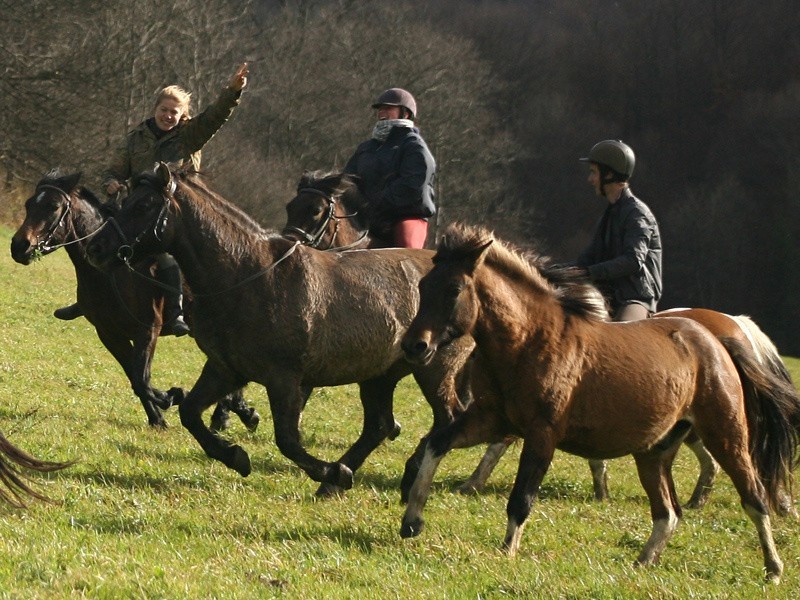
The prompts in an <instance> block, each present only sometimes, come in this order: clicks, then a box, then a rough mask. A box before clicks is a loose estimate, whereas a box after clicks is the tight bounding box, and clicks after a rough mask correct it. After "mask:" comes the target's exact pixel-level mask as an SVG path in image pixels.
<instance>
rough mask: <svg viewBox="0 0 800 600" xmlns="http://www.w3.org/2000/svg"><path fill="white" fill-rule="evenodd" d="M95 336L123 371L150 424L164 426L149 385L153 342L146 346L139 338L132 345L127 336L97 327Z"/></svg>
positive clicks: (165, 424)
mask: <svg viewBox="0 0 800 600" xmlns="http://www.w3.org/2000/svg"><path fill="white" fill-rule="evenodd" d="M97 337H99V338H100V341H101V342H102V344H103V346H105V348H106V350H108V351H109V352H110V353H111V355H112V356H113V357H114V358H115V359H116V361H117V362H118V363H119V365H120V366H121V367H122V370H123V371H125V376H126V377H127V378H128V381H129V382H130V384H131V389H132V390H133V393H134V394H136V397H137V398H139V401H140V402H141V403H142V407H143V408H144V412H145V414H146V415H147V422H148V423H149V424H150V426H151V427H166V426H167V422H166V421H165V420H164V416H163V415H162V414H161V411H160V410H159V407H158V406H157V403H156V397H155V396H154V395H153V392H152V388H151V387H150V360H149V358H148V357H152V353H153V351H154V349H155V343H153V344H152V345H150V346H148V345H147V344H146V343H145V340H143V339H140V340H137V342H138V343H137V344H133V345H132V344H131V341H130V340H129V339H128V338H127V337H125V336H120V335H115V334H113V333H110V332H108V331H106V330H105V329H102V328H97ZM148 352H149V354H148Z"/></svg>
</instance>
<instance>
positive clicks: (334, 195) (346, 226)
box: [282, 171, 375, 250]
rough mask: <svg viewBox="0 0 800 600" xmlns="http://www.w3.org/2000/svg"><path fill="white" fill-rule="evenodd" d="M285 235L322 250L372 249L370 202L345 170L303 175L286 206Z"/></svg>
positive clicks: (314, 172)
mask: <svg viewBox="0 0 800 600" xmlns="http://www.w3.org/2000/svg"><path fill="white" fill-rule="evenodd" d="M286 217H287V218H286V226H285V227H284V228H283V231H282V234H283V235H284V237H287V238H289V239H290V240H295V241H298V242H301V243H303V244H305V245H306V246H310V247H311V248H317V249H318V250H351V249H353V248H371V247H374V245H375V243H374V240H373V239H372V236H371V235H370V233H369V222H368V219H367V202H366V199H365V198H364V196H362V195H361V192H360V191H359V189H358V186H357V185H356V184H355V182H354V181H353V179H352V178H351V177H350V176H348V175H346V174H344V173H322V172H321V171H313V172H309V173H306V174H304V175H303V177H302V178H301V179H300V183H298V184H297V194H296V195H295V197H294V198H292V199H291V200H290V201H289V203H288V204H287V205H286Z"/></svg>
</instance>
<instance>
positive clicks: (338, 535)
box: [0, 228, 800, 600]
mask: <svg viewBox="0 0 800 600" xmlns="http://www.w3.org/2000/svg"><path fill="white" fill-rule="evenodd" d="M9 238H10V231H9V230H8V229H3V228H0V245H2V248H3V250H2V252H0V400H1V401H0V429H2V430H3V431H4V432H5V433H6V435H7V437H9V439H11V441H12V442H14V443H15V444H17V445H18V446H20V447H22V448H24V449H26V450H28V451H30V452H31V453H33V454H35V455H36V456H38V457H40V458H46V459H51V460H73V459H74V460H77V461H78V462H77V463H76V464H75V465H74V466H73V467H71V468H69V469H68V470H66V471H63V472H61V473H58V474H54V475H52V476H50V477H47V478H36V479H37V484H38V487H39V488H40V489H43V490H44V491H45V492H46V493H47V494H49V495H50V496H51V497H53V498H54V499H57V500H59V503H57V504H53V505H48V504H42V503H36V504H34V505H32V506H31V507H30V508H29V509H28V510H15V509H11V508H8V507H4V506H0V598H77V597H89V598H148V599H150V598H165V599H166V598H169V599H175V598H379V599H382V600H388V599H389V598H403V599H405V598H443V599H444V598H448V599H451V598H454V599H457V598H507V597H519V598H676V599H677V598H680V599H684V598H727V597H736V598H763V597H766V598H797V597H798V596H800V534H799V531H798V529H799V527H798V522H797V521H796V520H793V519H781V518H775V519H774V526H775V537H776V542H777V545H778V549H779V552H780V553H781V557H782V558H783V560H784V562H785V563H786V570H785V574H784V578H783V582H782V583H781V585H780V586H778V587H773V586H764V584H763V579H762V557H761V552H760V550H759V547H758V541H757V537H756V532H755V528H754V527H753V525H752V524H751V523H750V521H749V520H748V519H747V517H746V516H745V514H744V512H743V511H742V510H741V508H740V506H739V503H738V498H737V496H736V495H735V493H734V492H733V489H732V487H731V484H730V481H729V480H728V478H727V477H726V476H724V475H723V476H721V477H720V478H719V481H718V485H717V487H716V489H715V490H714V493H713V496H712V499H711V501H710V503H709V505H707V506H706V508H704V509H703V510H702V511H686V513H685V515H684V520H683V522H682V523H681V526H680V527H679V528H678V531H677V533H676V534H675V536H674V538H673V539H672V541H671V542H670V544H669V546H668V547H667V549H666V551H665V552H664V554H663V557H662V560H661V563H660V564H659V565H658V566H656V567H653V568H647V569H637V568H634V567H633V566H632V563H633V561H634V559H635V558H636V555H637V554H638V552H639V549H640V547H641V545H642V544H643V543H644V541H645V540H646V538H647V536H648V535H649V532H650V517H649V509H648V505H647V502H646V499H645V497H644V494H643V492H642V490H641V488H640V486H639V484H638V480H637V477H636V474H635V469H634V466H633V461H632V459H630V458H625V459H620V460H617V461H614V462H613V463H612V464H611V479H610V487H611V493H612V500H611V501H610V502H608V503H604V504H599V503H596V502H594V501H592V500H591V482H590V478H589V472H588V467H587V466H586V463H585V462H584V461H582V460H579V459H576V458H574V457H570V456H567V455H565V454H562V453H558V454H557V456H556V460H555V462H554V464H553V466H552V468H551V470H550V472H549V473H548V475H547V477H546V479H545V481H544V485H543V488H542V493H541V498H540V500H539V501H538V503H537V504H536V505H535V506H534V511H533V513H532V515H531V518H530V520H529V523H528V526H527V528H526V533H525V536H524V537H523V541H522V546H521V550H520V553H519V555H518V556H517V557H516V558H515V559H509V558H507V557H506V556H504V555H503V554H502V553H501V552H500V551H499V550H498V548H499V545H500V542H501V540H502V536H503V534H504V532H505V503H506V499H507V497H508V493H509V492H510V488H511V483H512V481H513V477H514V473H515V467H516V459H517V457H518V449H517V448H514V449H513V450H512V451H511V452H510V455H509V456H507V457H506V458H505V459H504V460H503V461H502V463H501V465H500V467H499V468H498V471H497V472H496V473H495V474H494V476H493V477H492V479H491V485H490V486H489V489H488V490H487V491H486V492H484V493H482V494H480V495H477V496H471V497H468V496H462V495H458V494H456V493H454V489H455V487H456V486H457V485H458V484H459V482H461V481H462V480H463V479H464V478H466V477H467V476H468V475H469V473H470V472H471V470H472V468H473V467H474V465H475V464H476V463H477V460H478V458H479V456H480V451H481V450H482V449H480V448H476V449H470V450H462V451H455V452H453V453H452V454H451V455H449V456H448V457H447V458H446V459H445V461H444V462H443V463H442V466H441V468H440V470H439V473H438V475H437V480H436V483H435V486H434V489H433V493H432V495H431V498H430V501H429V503H428V507H427V509H426V513H425V515H426V520H427V527H426V529H425V531H424V532H423V534H422V535H421V536H420V537H418V538H415V539H412V540H402V539H401V538H400V537H399V534H398V531H399V527H400V518H401V516H402V512H403V509H402V507H401V506H400V504H399V492H398V486H399V480H400V476H401V472H402V468H403V463H404V461H405V459H406V458H407V456H408V455H409V454H410V452H411V451H412V449H413V447H414V446H415V444H416V442H417V440H418V438H419V437H420V436H421V435H422V434H423V433H424V432H425V430H426V426H427V425H428V424H429V421H430V413H429V411H428V410H427V408H426V405H425V404H424V401H423V400H422V397H421V395H420V393H419V391H418V389H417V388H416V386H415V385H414V383H413V381H410V380H407V381H404V382H403V383H402V384H401V386H400V388H399V391H398V395H397V402H396V404H397V408H396V416H397V419H398V420H399V421H400V422H401V423H402V425H403V433H402V435H401V436H400V437H399V438H398V439H397V440H395V441H393V442H390V443H387V444H385V445H384V446H382V447H381V448H379V449H378V451H376V452H375V454H374V455H373V456H372V457H371V458H370V459H369V460H368V461H367V463H366V464H365V465H364V467H363V468H362V469H361V470H360V471H359V472H358V473H357V475H356V480H355V485H354V488H353V489H352V490H350V491H349V492H347V493H346V494H345V495H344V496H343V497H341V498H337V499H332V500H331V499H329V500H317V499H316V498H315V497H314V491H315V489H316V484H314V483H313V482H312V481H310V480H309V479H308V478H307V477H306V476H305V475H304V474H303V473H302V472H301V471H300V470H299V469H298V468H296V467H295V466H294V465H293V464H291V463H290V462H289V461H288V460H286V459H285V458H284V457H282V456H281V455H280V453H279V452H278V450H277V448H276V447H275V444H274V440H273V434H272V431H271V428H272V422H271V419H270V416H269V406H268V403H267V398H266V395H265V393H264V391H263V389H261V388H257V387H255V386H251V387H250V388H248V390H247V398H248V400H249V401H250V402H252V403H253V404H255V405H256V406H257V407H258V408H259V409H260V412H261V413H262V423H261V427H260V429H259V430H258V431H257V432H255V433H249V432H247V431H246V430H245V428H244V427H243V426H242V425H241V424H239V423H235V424H234V425H233V427H232V428H231V430H230V431H229V432H228V435H229V437H231V438H233V439H235V440H237V441H238V442H239V443H241V444H242V445H243V446H244V447H245V448H246V449H247V450H248V451H249V452H250V455H251V458H252V460H253V474H252V475H250V476H249V477H247V478H241V477H240V476H239V475H237V474H236V473H234V472H232V471H229V470H227V469H226V468H225V467H224V466H222V465H221V464H219V463H213V462H211V461H210V460H209V459H207V458H206V457H205V455H204V454H203V453H202V451H201V450H200V448H199V446H198V445H197V444H196V443H195V442H194V440H193V439H192V438H191V436H190V435H189V434H188V433H187V432H185V431H184V430H183V428H182V427H181V426H180V423H179V421H178V417H177V414H175V411H174V410H171V411H170V412H169V413H168V415H167V418H168V420H169V422H170V425H171V426H170V427H169V428H168V429H167V430H166V431H152V430H150V429H149V428H148V427H147V425H146V418H145V415H144V412H143V410H142V408H141V405H140V404H139V402H138V400H137V399H136V398H135V397H134V395H133V393H132V392H131V391H130V389H129V386H128V383H127V381H126V379H125V378H124V376H123V374H122V371H121V369H120V368H119V367H118V366H117V364H116V363H115V362H114V361H113V359H112V358H111V357H110V355H109V354H108V353H106V352H105V350H104V349H103V348H102V347H101V345H100V342H99V341H98V340H97V338H96V336H95V334H94V331H93V329H92V328H91V327H90V326H89V324H88V323H87V322H86V321H85V320H83V319H79V320H77V321H73V322H69V323H64V322H61V321H58V320H56V319H54V318H53V317H52V316H51V314H52V311H53V309H54V308H56V307H58V306H61V305H64V304H66V303H68V302H71V301H72V299H73V298H74V274H73V271H72V267H71V264H70V263H69V261H68V259H67V257H66V254H65V253H64V252H63V251H60V252H57V253H55V254H54V255H52V256H48V257H46V258H45V259H44V260H43V261H41V262H39V263H36V264H34V265H32V266H29V267H23V266H20V265H17V264H15V263H13V261H12V260H11V258H10V256H9V254H8V250H7V248H8V242H9ZM787 362H788V363H789V365H790V367H791V368H792V369H793V370H794V373H795V378H796V380H797V381H800V363H798V361H796V360H793V359H787ZM202 364H203V357H202V355H201V354H200V352H199V351H198V350H197V348H196V347H195V346H194V343H193V341H192V340H191V339H188V338H181V339H175V338H167V339H163V340H161V341H160V343H159V347H158V351H157V354H156V360H155V364H154V368H153V373H154V384H155V385H156V386H158V387H161V388H168V387H170V386H172V385H181V386H184V387H187V388H188V387H191V385H192V383H193V381H194V379H195V378H196V376H197V374H198V373H199V371H200V368H201V366H202ZM360 413H361V411H360V408H359V403H358V401H357V393H356V389H355V388H354V387H353V386H345V387H341V388H329V389H323V390H317V391H315V393H314V395H313V396H312V399H311V401H310V403H309V407H308V409H307V411H306V414H305V415H304V418H303V433H304V439H305V441H306V443H307V446H308V448H309V449H310V451H311V452H312V453H313V454H316V455H318V456H322V457H325V458H327V459H334V458H336V457H338V456H339V455H340V454H341V453H342V452H343V450H344V449H345V448H346V446H347V445H348V444H349V443H350V442H352V441H353V440H354V439H355V437H356V436H357V432H358V430H359V428H360V423H361V414H360ZM696 473H697V469H696V463H695V462H694V459H693V457H691V456H690V453H689V452H682V453H681V455H680V456H679V460H678V463H677V465H676V477H677V484H678V491H679V494H680V495H681V496H682V497H684V498H686V497H688V495H689V493H690V491H691V489H692V486H693V484H694V479H695V477H696Z"/></svg>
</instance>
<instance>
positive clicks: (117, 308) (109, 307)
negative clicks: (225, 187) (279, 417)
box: [11, 171, 259, 430]
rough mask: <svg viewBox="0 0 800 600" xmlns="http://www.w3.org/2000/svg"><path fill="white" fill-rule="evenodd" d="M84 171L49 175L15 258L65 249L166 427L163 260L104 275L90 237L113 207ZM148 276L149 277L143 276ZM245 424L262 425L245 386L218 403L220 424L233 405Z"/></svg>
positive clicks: (89, 304)
mask: <svg viewBox="0 0 800 600" xmlns="http://www.w3.org/2000/svg"><path fill="white" fill-rule="evenodd" d="M80 177H81V174H80V173H75V174H71V175H64V176H61V175H59V174H58V172H57V171H51V172H50V173H48V174H47V175H46V176H45V177H44V178H43V179H42V180H41V181H40V182H39V183H38V184H37V186H36V190H35V192H34V194H33V196H31V197H30V198H28V200H27V201H26V202H25V220H24V221H23V222H22V224H21V225H20V226H19V229H17V232H16V233H15V234H14V237H13V238H12V239H11V256H12V257H13V259H14V260H15V261H16V262H18V263H20V264H23V265H29V264H31V262H33V261H34V260H35V259H37V258H39V257H41V256H44V255H46V254H49V253H51V252H54V251H55V250H57V249H59V248H64V249H65V250H66V252H67V254H68V255H69V257H70V260H71V261H72V264H73V266H74V268H75V275H76V278H77V284H78V294H77V297H78V304H79V305H80V307H81V309H82V311H83V313H84V314H85V315H86V318H87V319H88V320H89V322H90V323H91V324H92V325H94V328H95V331H96V332H97V337H99V338H100V341H101V342H102V343H103V345H104V346H105V347H106V349H107V350H108V351H109V352H110V353H111V354H112V356H113V357H114V358H115V359H116V360H117V362H118V363H119V364H120V366H121V367H122V368H123V370H124V371H125V375H127V377H128V380H129V381H130V382H131V387H132V388H133V393H134V394H136V396H137V397H138V398H139V400H140V401H141V403H142V406H143V407H144V410H145V413H146V414H147V420H148V422H149V423H150V425H151V426H154V427H164V426H166V421H165V420H164V416H163V414H162V410H165V409H167V408H169V407H170V406H171V405H172V402H173V395H174V393H175V391H174V390H170V391H167V392H163V391H161V390H158V389H155V388H153V387H152V386H151V385H150V366H151V364H152V360H153V354H154V353H155V349H156V343H157V341H158V336H159V333H160V331H161V324H162V321H163V319H162V311H163V307H164V292H163V290H162V289H161V288H160V287H158V285H159V284H158V283H151V280H152V273H153V269H154V268H155V263H154V261H152V260H149V261H145V262H143V263H142V264H140V265H137V269H139V270H137V271H129V270H128V269H126V268H119V269H115V270H114V271H113V272H111V273H103V272H101V271H99V270H97V269H95V268H94V267H93V266H91V265H90V264H89V262H88V261H87V260H86V255H85V249H86V245H87V244H88V240H89V239H90V238H91V237H92V236H93V235H94V234H95V233H96V232H97V231H99V230H100V229H101V228H102V227H103V225H104V223H105V219H106V218H107V217H108V216H109V215H110V214H111V211H112V207H111V206H109V205H106V204H103V203H101V202H100V200H99V199H98V198H97V197H96V196H95V195H94V194H93V193H92V192H91V191H89V190H88V189H86V188H85V187H83V186H80V185H79V182H80ZM143 273H146V274H147V277H146V276H145V275H143ZM229 409H230V410H233V411H234V412H236V413H237V414H238V415H239V417H240V418H241V419H242V422H243V423H245V425H246V426H247V427H248V428H250V429H251V430H252V429H255V427H256V426H257V425H258V419H259V416H258V413H257V412H255V411H254V410H253V409H252V408H250V407H248V406H246V404H245V402H244V398H243V397H242V394H241V391H239V392H237V393H235V394H233V395H232V396H230V397H229V398H226V399H225V401H224V402H222V403H220V404H219V405H218V407H217V412H215V414H214V418H213V419H212V422H213V423H214V425H215V427H223V426H224V424H225V423H226V422H227V418H228V417H227V412H228V410H229Z"/></svg>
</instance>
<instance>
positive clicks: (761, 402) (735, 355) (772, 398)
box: [720, 338, 800, 509]
mask: <svg viewBox="0 0 800 600" xmlns="http://www.w3.org/2000/svg"><path fill="white" fill-rule="evenodd" d="M720 341H721V342H722V345H723V346H725V349H726V350H727V351H728V354H730V356H731V358H732V359H733V363H734V364H735V365H736V370H737V371H738V372H739V378H740V380H741V382H742V387H743V389H744V403H745V413H746V415H747V427H748V431H749V434H750V456H751V457H752V459H753V463H754V465H755V468H756V470H757V472H758V475H759V477H760V479H761V482H762V484H763V485H764V487H765V489H766V492H767V498H768V501H769V504H770V506H771V507H773V508H776V509H777V508H778V507H779V503H780V498H781V488H782V489H783V490H785V492H786V493H788V494H789V496H790V498H791V497H792V496H793V494H792V471H793V470H794V467H795V466H796V465H797V463H798V456H797V449H798V443H799V442H800V395H798V392H797V389H795V387H794V385H793V384H792V382H791V378H789V379H788V380H787V379H786V378H784V377H782V376H780V375H778V374H776V373H775V372H774V371H773V370H772V369H771V368H770V367H769V366H767V365H766V364H764V363H760V362H759V361H758V359H757V357H756V355H755V352H754V351H753V350H751V349H750V348H748V347H747V346H746V345H744V344H742V343H741V342H740V341H738V340H735V339H733V338H720Z"/></svg>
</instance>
